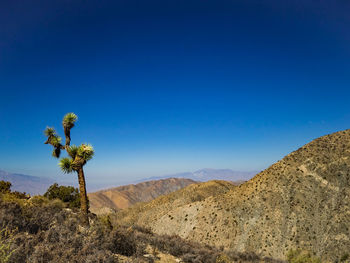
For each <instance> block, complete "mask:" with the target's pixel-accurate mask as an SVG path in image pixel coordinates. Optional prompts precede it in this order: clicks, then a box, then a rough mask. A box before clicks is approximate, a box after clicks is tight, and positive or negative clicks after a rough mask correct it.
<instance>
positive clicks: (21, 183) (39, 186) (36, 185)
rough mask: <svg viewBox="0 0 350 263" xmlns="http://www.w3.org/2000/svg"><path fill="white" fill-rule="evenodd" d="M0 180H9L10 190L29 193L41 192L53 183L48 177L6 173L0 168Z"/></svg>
mask: <svg viewBox="0 0 350 263" xmlns="http://www.w3.org/2000/svg"><path fill="white" fill-rule="evenodd" d="M0 180H4V181H9V182H11V183H12V187H11V190H14V191H19V192H26V193H27V194H30V195H36V194H43V193H45V192H46V190H47V188H48V187H49V186H50V185H52V184H53V183H54V181H52V180H50V179H48V178H44V177H37V176H31V175H24V174H14V173H8V172H5V171H2V170H0Z"/></svg>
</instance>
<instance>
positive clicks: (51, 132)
mask: <svg viewBox="0 0 350 263" xmlns="http://www.w3.org/2000/svg"><path fill="white" fill-rule="evenodd" d="M44 134H45V135H46V136H47V137H51V136H55V135H56V131H55V129H54V128H52V127H46V129H45V131H44Z"/></svg>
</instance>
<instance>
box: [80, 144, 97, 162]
mask: <svg viewBox="0 0 350 263" xmlns="http://www.w3.org/2000/svg"><path fill="white" fill-rule="evenodd" d="M77 155H78V156H79V157H81V158H83V159H84V160H85V161H89V160H91V159H92V157H93V156H94V148H93V147H92V146H91V145H90V144H82V145H80V146H79V148H78V152H77Z"/></svg>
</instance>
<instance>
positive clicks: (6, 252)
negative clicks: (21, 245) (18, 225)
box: [0, 227, 15, 263]
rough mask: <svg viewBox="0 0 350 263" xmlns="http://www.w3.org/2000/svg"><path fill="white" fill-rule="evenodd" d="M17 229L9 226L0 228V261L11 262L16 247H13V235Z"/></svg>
mask: <svg viewBox="0 0 350 263" xmlns="http://www.w3.org/2000/svg"><path fill="white" fill-rule="evenodd" d="M14 233H15V231H14V230H9V229H8V228H7V227H2V228H1V229H0V263H7V262H9V260H10V258H11V256H12V254H13V253H14V251H15V249H14V248H13V245H12V243H13V236H14Z"/></svg>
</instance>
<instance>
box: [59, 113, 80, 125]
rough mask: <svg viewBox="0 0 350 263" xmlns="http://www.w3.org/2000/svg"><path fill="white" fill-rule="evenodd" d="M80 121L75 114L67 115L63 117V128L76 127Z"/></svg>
mask: <svg viewBox="0 0 350 263" xmlns="http://www.w3.org/2000/svg"><path fill="white" fill-rule="evenodd" d="M77 120H78V116H77V115H75V114H74V113H73V112H70V113H67V114H66V115H65V116H64V117H63V121H62V124H63V127H65V128H68V129H71V128H73V127H74V124H75V122H76V121H77Z"/></svg>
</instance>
